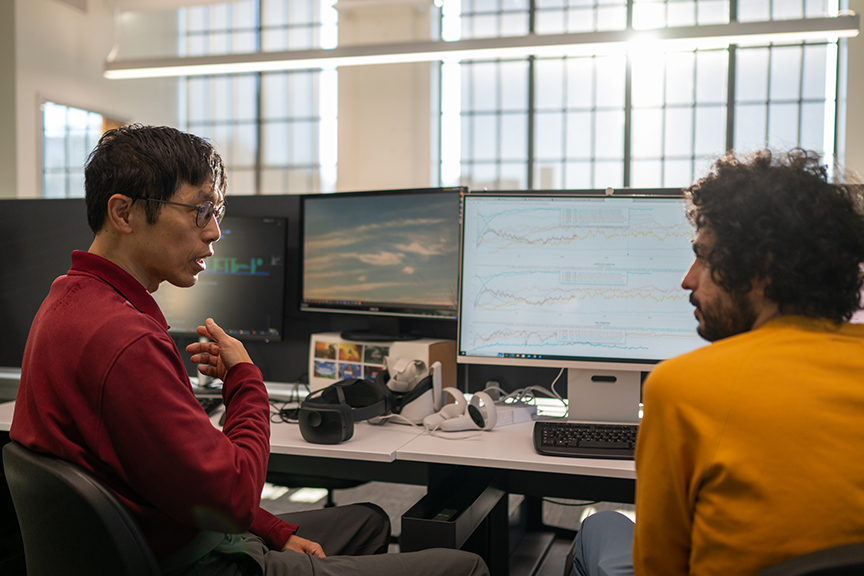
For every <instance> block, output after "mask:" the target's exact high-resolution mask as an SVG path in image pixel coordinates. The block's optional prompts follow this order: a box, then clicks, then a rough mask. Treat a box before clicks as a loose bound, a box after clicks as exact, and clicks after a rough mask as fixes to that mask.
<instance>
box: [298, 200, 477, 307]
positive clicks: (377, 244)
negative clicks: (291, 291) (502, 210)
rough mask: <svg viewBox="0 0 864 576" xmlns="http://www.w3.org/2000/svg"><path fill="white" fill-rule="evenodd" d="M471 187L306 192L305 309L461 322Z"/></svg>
mask: <svg viewBox="0 0 864 576" xmlns="http://www.w3.org/2000/svg"><path fill="white" fill-rule="evenodd" d="M464 191H465V189H464V188H460V187H454V188H429V189H410V190H386V191H370V192H351V193H346V192H343V193H335V194H309V195H306V196H304V197H303V198H302V199H301V210H302V212H301V214H302V262H303V264H302V272H301V276H302V287H301V304H300V309H301V310H304V311H319V312H343V313H360V314H372V315H393V316H403V317H413V316H416V317H429V318H449V319H454V318H455V317H456V309H457V304H458V290H459V287H458V275H459V211H460V199H461V195H462V194H463V193H464Z"/></svg>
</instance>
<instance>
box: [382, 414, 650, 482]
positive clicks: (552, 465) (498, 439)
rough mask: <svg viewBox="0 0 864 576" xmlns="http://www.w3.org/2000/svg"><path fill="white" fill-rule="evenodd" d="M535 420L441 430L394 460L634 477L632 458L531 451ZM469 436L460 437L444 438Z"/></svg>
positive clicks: (401, 451)
mask: <svg viewBox="0 0 864 576" xmlns="http://www.w3.org/2000/svg"><path fill="white" fill-rule="evenodd" d="M533 430H534V422H521V423H519V424H510V425H508V426H500V427H497V428H493V429H492V430H488V431H474V432H442V433H440V434H438V435H437V436H436V435H429V434H423V435H420V436H417V437H416V438H414V439H413V440H411V441H410V442H408V443H407V444H405V445H404V446H402V447H401V448H399V450H398V451H397V453H396V459H397V460H408V461H417V462H429V463H435V464H454V465H459V466H479V467H483V468H499V469H504V470H524V471H528V472H551V473H555V474H580V475H585V476H603V477H606V478H625V479H635V478H636V467H635V464H634V463H633V461H632V460H607V459H595V458H568V457H561V456H545V455H542V454H538V453H537V452H536V451H535V450H534V440H533ZM445 435H447V436H449V437H451V438H458V437H460V436H463V437H464V436H470V437H468V438H465V439H462V440H454V439H448V438H443V437H442V436H445Z"/></svg>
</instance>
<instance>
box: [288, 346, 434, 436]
mask: <svg viewBox="0 0 864 576" xmlns="http://www.w3.org/2000/svg"><path fill="white" fill-rule="evenodd" d="M386 365H387V368H386V369H385V370H382V371H381V372H379V373H378V376H377V377H376V379H375V381H374V382H372V381H369V380H363V379H360V378H354V379H349V380H342V381H340V382H336V383H335V384H331V385H330V386H327V387H326V388H322V389H320V390H316V391H315V392H313V393H312V394H310V395H309V396H307V397H306V399H305V400H304V401H303V402H302V403H301V404H300V408H299V409H298V411H297V420H298V422H299V424H300V434H301V435H302V436H303V439H304V440H306V441H307V442H311V443H313V444H338V443H339V442H344V441H345V440H348V439H349V438H351V437H352V436H353V435H354V423H355V422H360V421H362V420H371V419H374V418H378V417H379V416H386V415H388V414H401V415H402V416H403V417H404V418H406V419H407V420H410V421H411V422H414V423H415V424H421V423H422V422H423V419H424V418H425V417H427V416H429V415H430V414H434V413H436V412H437V411H438V410H439V409H440V404H441V399H442V398H443V392H442V391H441V364H440V362H435V363H434V364H432V372H431V374H430V373H429V371H427V370H426V367H425V365H424V364H423V362H421V361H419V360H397V361H394V360H393V359H391V358H387V361H386ZM391 370H392V374H393V375H392V376H391ZM393 422H399V420H398V419H394V420H393Z"/></svg>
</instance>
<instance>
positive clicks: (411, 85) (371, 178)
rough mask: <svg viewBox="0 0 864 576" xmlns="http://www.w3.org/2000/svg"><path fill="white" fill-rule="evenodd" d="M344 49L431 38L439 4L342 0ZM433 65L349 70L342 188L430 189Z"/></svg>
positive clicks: (342, 112)
mask: <svg viewBox="0 0 864 576" xmlns="http://www.w3.org/2000/svg"><path fill="white" fill-rule="evenodd" d="M336 7H337V9H338V11H339V45H340V46H350V45H364V44H384V43H388V42H413V41H428V40H430V39H431V24H432V22H431V18H432V13H433V10H432V1H431V0H418V1H416V2H415V1H413V0H340V1H339V3H338V4H337V6H336ZM431 71H432V64H429V63H418V64H381V65H374V66H353V67H343V68H340V69H339V71H338V74H339V112H338V114H339V158H338V164H337V169H338V180H337V188H338V189H339V190H340V191H346V190H372V189H393V188H419V187H426V186H429V185H430V180H431V177H430V173H431V168H430V159H431V155H430V141H431V137H430V136H431V133H430V127H431V117H430V113H431V112H430V104H431V94H430V91H431V89H432V83H431Z"/></svg>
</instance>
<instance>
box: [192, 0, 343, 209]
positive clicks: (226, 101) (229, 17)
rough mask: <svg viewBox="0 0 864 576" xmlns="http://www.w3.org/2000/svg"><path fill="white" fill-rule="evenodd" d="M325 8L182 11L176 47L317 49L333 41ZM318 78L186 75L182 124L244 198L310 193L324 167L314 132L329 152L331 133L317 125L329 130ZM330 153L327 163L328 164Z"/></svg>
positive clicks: (290, 1)
mask: <svg viewBox="0 0 864 576" xmlns="http://www.w3.org/2000/svg"><path fill="white" fill-rule="evenodd" d="M332 4H333V2H329V1H328V0H324V4H323V5H322V1H321V0H299V1H294V0H242V1H238V2H228V3H224V4H214V5H206V6H196V7H190V8H187V9H185V17H183V18H181V21H183V22H185V23H186V29H185V39H186V42H185V43H184V44H185V46H186V49H187V51H188V52H193V51H194V53H196V54H218V53H228V52H230V53H244V52H255V51H258V50H259V49H260V50H263V51H268V50H308V49H314V48H321V47H324V46H322V38H324V37H327V38H328V39H330V38H335V36H336V35H335V31H334V30H335V22H336V17H335V15H334V14H329V13H327V10H330V11H331V12H332V11H333V8H332ZM324 20H327V22H326V23H325V22H324ZM331 28H333V30H331ZM325 29H326V30H325ZM328 41H329V40H328ZM327 47H332V46H327ZM322 74H325V72H322V71H320V70H308V71H291V72H273V73H261V74H244V75H227V76H220V77H203V78H188V79H187V80H186V86H185V92H186V105H185V107H184V108H185V120H186V126H185V127H186V129H187V130H189V131H191V132H194V133H196V134H201V135H211V136H212V138H213V139H214V140H215V141H216V142H218V144H219V150H220V152H221V153H222V155H223V158H224V159H225V162H226V166H227V168H228V171H229V174H230V178H231V181H232V185H233V183H235V182H237V180H238V178H239V179H240V180H241V181H242V188H243V190H244V191H247V192H245V193H286V192H298V193H299V192H314V191H318V190H319V188H317V187H318V186H320V185H321V183H322V180H323V179H322V177H321V171H322V170H324V168H323V167H322V165H321V160H320V152H319V150H320V148H321V147H322V146H323V144H322V141H323V140H322V136H321V133H322V131H326V132H327V134H328V136H327V138H326V141H327V143H328V146H329V148H331V149H332V150H335V148H336V146H335V142H330V141H329V140H330V139H332V138H331V136H332V134H335V130H332V129H331V128H327V129H325V128H324V126H325V125H327V126H333V125H335V110H336V106H335V104H332V103H330V104H327V105H326V106H325V105H324V104H323V103H322V102H323V101H322V98H324V97H325V94H323V93H322V91H321V90H320V88H319V86H320V82H321V77H322ZM335 86H336V85H335V82H333V83H332V85H331V89H332V90H329V91H328V94H327V95H326V97H327V98H330V99H332V98H333V96H332V92H333V91H335ZM324 109H326V110H327V114H328V116H327V118H326V119H325V118H324V117H323V112H322V110H324ZM331 116H332V117H331ZM332 150H331V151H330V152H329V156H328V163H332V164H333V165H335V161H336V158H335V152H333V151H332ZM327 170H331V171H332V166H330V165H329V164H328V167H327ZM294 185H299V186H300V187H299V188H296V189H295V188H292V186H294ZM327 186H328V190H332V189H333V187H334V186H335V181H334V180H333V179H332V178H330V179H329V180H328V183H327ZM256 188H257V189H256Z"/></svg>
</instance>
